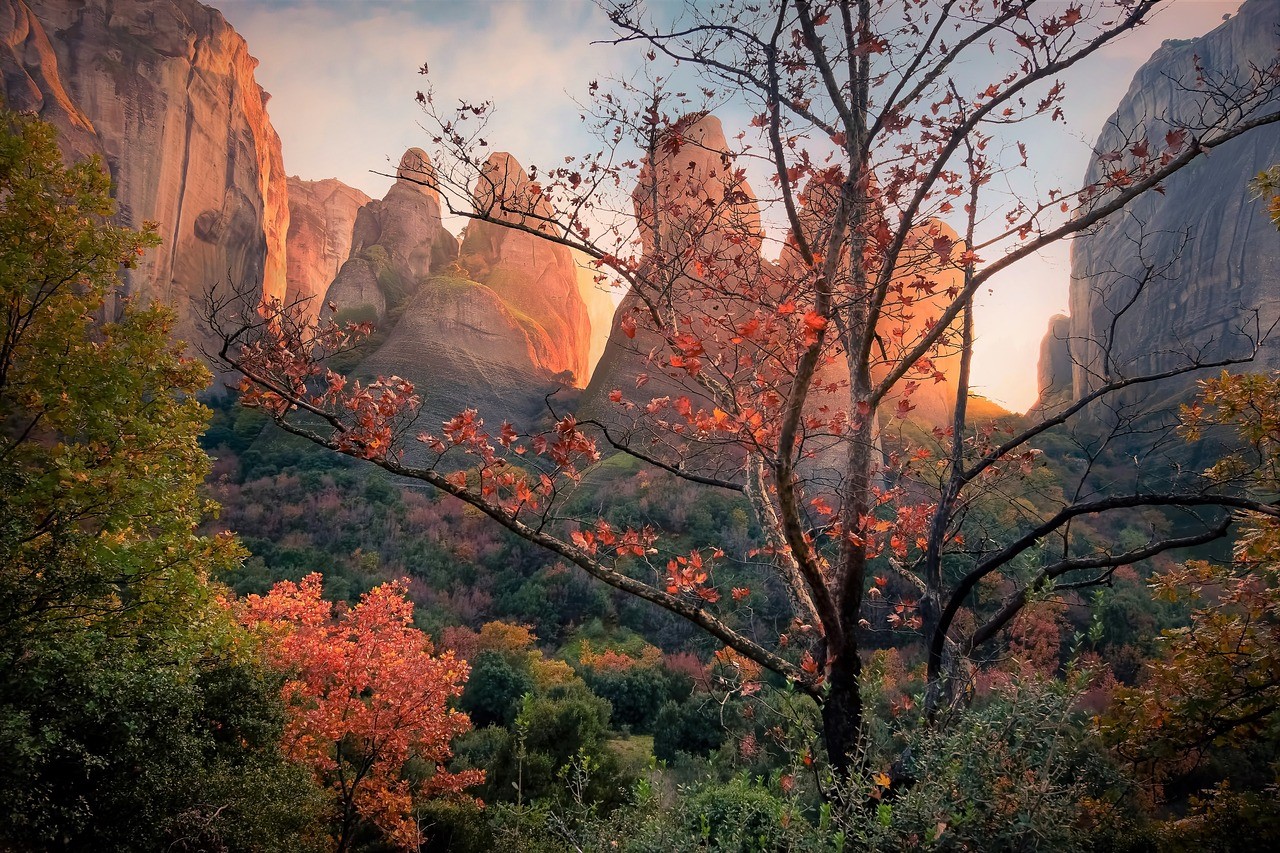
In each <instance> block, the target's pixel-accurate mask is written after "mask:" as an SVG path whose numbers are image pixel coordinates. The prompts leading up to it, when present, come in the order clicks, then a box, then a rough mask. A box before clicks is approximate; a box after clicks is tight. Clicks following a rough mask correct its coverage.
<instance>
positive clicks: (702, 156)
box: [583, 113, 768, 421]
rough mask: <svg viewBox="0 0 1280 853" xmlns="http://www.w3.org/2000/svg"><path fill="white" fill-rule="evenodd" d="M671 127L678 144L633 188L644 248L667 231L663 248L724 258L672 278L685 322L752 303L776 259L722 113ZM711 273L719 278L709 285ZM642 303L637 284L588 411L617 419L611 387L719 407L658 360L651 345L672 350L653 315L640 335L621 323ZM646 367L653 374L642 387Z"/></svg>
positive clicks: (676, 307) (624, 305)
mask: <svg viewBox="0 0 1280 853" xmlns="http://www.w3.org/2000/svg"><path fill="white" fill-rule="evenodd" d="M668 134H669V137H668V138H669V139H670V140H671V141H670V143H669V144H667V145H665V146H664V147H663V150H662V154H661V155H660V156H659V157H658V158H657V162H656V163H654V164H645V168H644V169H643V170H642V172H641V174H640V177H639V183H638V185H637V187H636V189H635V191H634V192H633V193H632V200H633V203H634V205H635V210H636V218H637V221H638V223H639V225H640V235H641V239H642V244H643V251H644V253H645V256H647V257H652V256H653V253H654V251H655V248H656V245H657V242H658V240H659V239H661V241H662V245H663V250H664V253H668V254H670V255H679V254H680V253H681V252H684V251H691V250H695V251H696V253H697V254H698V255H699V256H701V257H705V258H715V259H716V266H717V269H714V270H711V269H707V270H704V274H703V276H702V277H701V278H703V279H704V280H702V281H700V280H695V278H694V277H691V276H689V275H685V274H683V273H681V274H679V275H677V276H676V277H675V278H674V279H673V280H672V281H670V282H668V283H667V284H668V286H669V292H670V296H671V305H672V306H673V307H672V310H673V311H675V312H676V313H678V314H680V315H681V316H682V317H683V318H684V319H685V320H686V321H688V322H697V319H696V318H701V317H708V316H711V317H715V316H719V315H723V314H726V313H727V314H730V315H736V314H738V313H742V312H744V311H746V312H749V311H750V310H751V304H750V303H751V300H750V296H749V295H748V294H749V293H750V291H751V289H752V288H754V287H755V286H757V285H758V282H759V281H761V280H763V279H764V278H765V277H766V276H767V274H768V262H767V261H765V260H764V259H763V258H762V257H761V255H760V249H761V244H762V240H763V236H762V234H761V230H760V209H759V205H758V204H757V202H756V198H755V195H754V193H753V192H752V190H751V187H750V186H749V185H748V184H747V183H746V181H745V180H743V179H742V178H741V176H739V175H737V174H735V171H734V168H733V164H732V160H731V158H730V156H729V154H728V153H727V152H728V151H729V150H730V148H729V143H728V140H727V139H726V138H725V135H724V128H723V127H722V125H721V124H720V120H719V119H718V118H716V117H715V116H712V115H708V114H705V113H694V114H692V115H690V116H686V117H685V118H683V119H681V120H680V121H678V122H676V123H675V124H674V125H673V126H672V127H671V129H670V130H669V131H668ZM655 210H656V211H657V213H658V215H657V216H655V215H654V211H655ZM655 222H656V228H655ZM711 280H714V281H715V285H714V287H712V286H709V285H708V284H707V282H709V281H711ZM735 286H741V287H742V289H743V293H744V297H745V298H744V300H743V302H742V304H741V305H734V304H731V303H732V302H733V299H732V294H733V292H734V291H735ZM642 305H643V303H642V301H641V299H640V297H639V295H637V294H636V293H634V292H632V293H628V294H626V296H625V297H624V298H623V299H622V302H621V304H620V305H619V306H618V310H617V312H616V315H615V318H614V323H613V328H612V330H611V332H610V335H609V340H608V343H607V344H606V345H605V349H604V353H603V355H602V356H601V358H600V361H599V363H598V364H597V365H596V369H595V371H594V373H593V374H592V378H591V383H590V384H589V385H588V387H587V390H586V392H585V394H584V397H583V402H584V407H583V408H584V412H585V413H586V414H588V415H590V416H592V417H597V418H601V419H603V420H606V421H608V420H611V417H610V414H611V412H612V411H613V409H614V408H615V407H614V406H612V405H611V404H610V403H609V402H608V400H607V396H608V394H609V393H610V392H611V391H612V390H614V389H618V390H622V391H623V393H624V395H626V396H627V397H628V398H629V399H633V400H634V401H635V402H647V401H648V400H649V399H652V398H654V397H663V396H680V395H684V396H688V397H689V398H690V399H691V400H693V401H695V404H696V405H699V406H703V407H706V408H711V407H713V406H714V405H715V401H713V400H711V399H709V398H704V395H702V394H701V393H700V389H699V387H698V386H697V384H696V383H694V382H690V381H687V378H682V377H676V376H664V375H663V372H662V371H661V369H660V368H659V366H658V365H657V364H654V363H652V362H651V359H650V354H651V353H653V352H654V351H655V350H656V351H658V352H662V351H665V348H666V342H665V340H664V339H663V338H662V337H661V336H660V335H658V334H656V333H655V332H654V331H652V330H651V329H648V328H646V325H645V324H644V323H636V324H635V328H634V330H633V334H630V335H629V334H626V333H624V332H623V330H622V327H621V324H622V323H623V322H627V321H629V320H634V317H635V316H636V315H637V314H638V312H640V311H641V309H642ZM641 375H643V376H645V377H646V381H645V383H644V386H643V388H641V389H639V390H637V377H639V376H641Z"/></svg>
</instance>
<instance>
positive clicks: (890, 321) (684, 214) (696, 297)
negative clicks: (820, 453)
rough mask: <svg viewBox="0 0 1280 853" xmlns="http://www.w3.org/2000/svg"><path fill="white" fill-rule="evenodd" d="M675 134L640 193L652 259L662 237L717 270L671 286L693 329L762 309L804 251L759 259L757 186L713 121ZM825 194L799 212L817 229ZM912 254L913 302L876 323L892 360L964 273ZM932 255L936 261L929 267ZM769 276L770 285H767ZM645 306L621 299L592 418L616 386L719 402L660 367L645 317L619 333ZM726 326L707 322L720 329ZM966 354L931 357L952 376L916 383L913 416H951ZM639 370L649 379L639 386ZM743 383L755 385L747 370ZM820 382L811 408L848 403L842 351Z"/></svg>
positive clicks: (931, 227) (587, 406) (634, 396)
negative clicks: (918, 282) (918, 285)
mask: <svg viewBox="0 0 1280 853" xmlns="http://www.w3.org/2000/svg"><path fill="white" fill-rule="evenodd" d="M669 133H671V134H672V135H674V136H675V138H676V142H675V143H673V144H669V145H664V146H663V153H662V154H661V155H660V156H659V157H658V158H657V163H656V165H655V166H653V167H652V169H651V168H650V167H649V166H648V165H646V167H645V169H644V170H643V171H642V173H641V177H640V186H638V187H637V189H636V191H635V192H634V194H633V198H634V202H635V206H636V210H637V216H638V218H639V220H640V222H641V229H642V230H641V236H642V238H643V244H644V250H645V252H646V254H648V255H649V256H650V257H652V253H653V251H654V249H655V246H656V244H657V241H658V238H659V237H660V238H661V241H662V245H663V253H664V256H666V257H671V256H673V255H679V253H680V252H681V251H682V250H683V249H685V248H688V247H689V246H690V245H694V246H696V250H697V251H696V254H697V255H698V256H699V257H700V258H707V259H710V260H708V262H707V263H708V265H714V266H716V267H717V269H714V270H712V269H709V268H708V269H706V270H704V271H703V272H702V273H701V274H700V275H681V276H679V277H678V278H676V279H675V280H674V281H672V282H669V283H668V284H667V286H668V287H669V288H670V292H671V294H672V297H671V302H672V305H673V306H674V311H675V312H676V313H677V314H679V315H681V316H682V318H683V319H684V322H686V323H687V324H688V325H696V324H698V323H700V322H701V320H702V318H707V317H710V318H718V317H721V316H723V315H727V316H729V317H732V318H735V319H734V321H733V322H734V323H739V322H745V321H746V320H748V319H749V318H750V316H751V315H752V314H753V312H754V311H755V310H756V309H757V308H758V307H759V305H760V294H759V293H758V292H757V291H758V289H759V288H760V287H761V286H765V287H782V286H785V285H784V284H783V283H784V282H786V281H788V280H791V279H794V276H792V275H789V271H791V270H794V269H795V268H796V267H797V266H798V265H799V264H800V260H799V258H798V255H797V254H796V253H795V251H794V249H792V248H791V247H789V246H787V247H784V248H783V251H782V255H781V257H780V258H779V260H778V262H777V263H776V264H773V263H771V262H769V261H767V260H765V259H764V258H762V256H761V249H762V242H763V241H762V235H761V231H760V211H759V207H758V204H757V202H756V198H755V195H754V193H753V192H752V189H751V187H750V186H749V185H748V184H747V183H746V182H745V180H743V178H742V175H741V174H740V173H739V172H738V171H737V170H736V167H735V166H734V164H733V161H732V158H731V157H730V155H728V154H727V153H726V152H728V151H729V144H728V141H727V140H726V138H725V135H724V130H723V128H722V126H721V124H720V121H719V120H718V119H717V118H715V117H714V116H710V115H706V114H701V113H699V114H694V115H692V116H689V117H687V118H685V119H683V120H681V121H680V122H677V123H676V124H675V125H674V126H673V128H672V129H671V131H669ZM655 194H656V199H657V200H656V210H657V211H658V212H659V215H658V216H657V217H656V220H657V224H656V227H654V224H653V221H654V219H655V217H653V215H652V211H653V210H654V209H655V207H654V205H655V202H654V201H653V200H652V199H653V198H654V196H655ZM829 195H830V194H829V193H825V194H824V193H822V192H816V193H813V194H811V193H809V192H807V191H806V192H804V193H802V194H801V198H800V202H801V217H802V219H805V220H809V221H812V222H814V223H815V227H817V223H818V222H821V221H822V220H823V217H822V208H823V204H824V198H825V199H826V200H828V201H829V200H830V199H829V198H827V197H828V196H829ZM925 231H929V235H930V237H932V236H934V235H935V232H936V235H939V236H944V237H946V238H947V239H948V240H949V241H950V242H952V243H955V242H956V240H957V237H956V234H955V233H954V232H953V231H951V230H950V229H948V228H947V227H946V226H945V225H942V224H941V223H930V224H928V225H926V226H922V229H921V234H924V233H925ZM930 244H931V240H924V241H923V242H922V246H926V245H930ZM957 251H959V250H957ZM905 256H906V261H905V263H904V266H906V267H910V268H911V271H912V272H911V275H905V274H904V288H903V292H904V294H906V297H907V298H904V299H901V300H898V299H897V298H896V297H895V298H894V299H892V300H890V303H889V304H886V306H885V315H884V316H883V317H882V319H881V323H880V327H881V336H882V338H883V339H884V341H885V348H886V350H885V351H887V353H888V355H889V357H890V358H892V357H893V356H895V355H896V354H897V353H898V352H901V351H905V350H906V349H909V348H910V347H911V346H912V345H914V344H915V343H916V342H917V341H918V340H919V338H920V336H921V335H922V334H924V332H925V331H926V329H928V328H929V327H931V325H932V322H933V320H934V319H935V318H936V317H937V316H938V314H940V313H941V310H942V308H943V307H945V306H944V304H943V303H942V301H943V300H945V299H946V290H947V288H948V287H949V286H952V285H955V284H957V282H958V280H959V279H960V278H961V273H960V272H959V271H958V270H945V271H938V270H937V269H936V260H934V258H933V256H932V255H931V254H930V253H929V252H928V251H926V250H925V249H924V248H912V249H908V250H907V251H906V252H905ZM925 256H927V257H925ZM929 261H934V263H933V266H932V267H930V266H929ZM926 269H928V270H929V278H930V280H932V281H933V282H934V284H935V293H936V294H937V295H936V296H932V297H931V296H927V295H922V294H921V293H919V292H917V291H916V290H913V288H912V286H911V283H910V282H911V279H913V278H914V277H915V274H916V273H917V272H923V271H926ZM700 279H701V280H700ZM707 280H714V282H715V284H714V287H712V286H708V285H707V284H706V283H705V281H707ZM762 282H765V283H767V282H774V284H772V285H770V284H764V285H762ZM774 296H775V298H777V299H778V302H782V301H783V300H782V298H781V296H780V295H778V294H774ZM640 307H641V301H640V298H639V296H638V295H636V294H634V293H631V294H628V295H627V297H626V298H625V299H624V300H623V302H622V304H621V306H619V309H618V314H617V320H616V321H615V324H614V328H613V333H612V334H611V335H610V338H609V342H608V345H607V347H606V349H605V353H604V356H603V358H602V359H601V361H600V364H599V365H598V366H597V368H596V371H595V374H594V375H593V377H592V381H591V384H590V386H589V387H588V389H587V391H586V393H585V395H584V411H585V412H586V414H587V415H589V416H591V417H595V418H597V419H600V420H603V421H606V422H610V421H613V420H614V418H615V416H614V415H613V414H612V413H611V412H612V410H613V409H616V406H611V405H610V403H609V402H608V401H607V395H608V394H609V393H610V392H611V391H612V390H614V389H616V390H619V391H621V392H622V394H623V397H624V398H625V399H627V400H630V401H631V402H634V403H639V404H644V403H646V402H648V401H649V400H650V399H653V398H658V397H663V396H672V397H675V396H688V397H689V398H690V400H691V401H692V402H693V404H694V406H695V407H702V408H708V409H709V408H711V407H712V406H714V405H715V401H713V400H711V399H710V398H707V397H706V396H705V395H704V394H703V393H702V391H701V389H700V388H699V386H698V385H697V384H696V383H693V382H689V381H686V380H685V379H683V378H681V377H674V376H667V375H664V371H662V369H661V367H660V365H658V364H656V363H655V361H656V360H655V359H653V358H651V357H650V354H651V353H652V352H654V351H655V350H658V351H660V352H665V351H666V348H667V343H666V341H665V340H664V339H663V338H662V337H661V336H659V335H657V334H655V333H654V332H652V331H651V330H647V329H646V328H645V324H644V323H643V322H637V323H636V324H635V328H634V329H633V330H629V331H631V332H632V334H631V335H628V334H625V333H624V332H623V330H622V328H621V324H622V323H623V322H624V320H625V319H626V318H627V317H628V315H632V316H633V317H634V316H635V315H637V314H638V313H639V309H640ZM719 323H720V321H717V322H716V323H713V324H711V325H710V326H709V328H712V329H716V328H720V325H719ZM730 334H732V333H730ZM704 337H705V338H706V340H703V341H702V344H703V346H704V347H705V348H706V349H707V350H708V354H707V355H706V356H705V358H706V359H714V358H715V355H716V354H715V353H714V352H711V350H713V349H714V346H713V344H712V342H711V340H710V338H711V337H712V335H706V336H704ZM722 337H723V336H722ZM958 362H959V360H958V358H955V357H954V354H953V353H943V355H942V356H941V357H939V358H937V359H936V360H935V363H934V366H935V368H936V369H937V370H939V371H940V372H941V373H942V374H943V375H945V376H946V377H947V378H948V379H949V380H952V381H950V382H941V383H935V382H933V381H925V382H920V383H917V387H916V390H915V392H914V394H913V395H912V397H911V404H912V407H913V411H912V414H911V416H910V417H911V419H913V420H917V421H922V422H925V423H928V424H930V425H933V424H941V423H945V422H946V419H947V418H948V417H949V416H950V413H951V412H952V410H953V408H954V405H955V385H954V379H955V375H954V374H955V373H956V372H957V371H958V367H959V363H958ZM724 369H726V366H725V365H720V366H719V367H718V370H724ZM887 370H888V368H887V366H881V367H880V368H879V369H877V370H875V371H873V374H874V378H877V379H878V378H881V377H883V376H884V375H885V374H886V373H887ZM641 374H643V375H644V377H645V379H646V381H645V382H644V384H643V386H642V387H639V388H637V378H638V377H639V376H640V375H641ZM737 381H749V377H748V378H740V379H738V380H737ZM813 387H814V390H813V391H812V392H811V394H810V398H809V401H808V404H807V405H808V408H809V410H811V411H813V412H814V413H815V414H817V413H819V412H821V411H824V410H825V411H830V410H831V409H840V410H847V409H848V408H849V403H848V399H847V396H848V370H847V367H846V365H845V362H844V359H843V357H842V356H839V355H837V357H835V358H834V359H833V360H831V361H830V362H829V363H827V364H825V365H824V366H822V367H820V369H819V375H818V377H817V379H816V381H815V382H814V386H813ZM829 391H830V393H828V392H829ZM895 400H896V397H895V396H892V395H891V396H890V397H889V398H887V403H886V406H885V409H884V411H886V412H892V411H894V410H895V408H896V403H895ZM824 407H830V408H824ZM993 409H994V407H993V406H989V405H986V406H983V408H982V411H983V415H984V416H991V415H992V414H994V413H995V412H994V411H989V410H993Z"/></svg>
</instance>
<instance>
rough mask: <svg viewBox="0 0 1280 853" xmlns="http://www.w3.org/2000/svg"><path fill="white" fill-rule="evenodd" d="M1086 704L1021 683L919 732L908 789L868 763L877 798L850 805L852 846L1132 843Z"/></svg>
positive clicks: (870, 792) (901, 772)
mask: <svg viewBox="0 0 1280 853" xmlns="http://www.w3.org/2000/svg"><path fill="white" fill-rule="evenodd" d="M1078 695H1079V694H1078V691H1077V690H1076V689H1074V688H1073V687H1072V686H1071V685H1069V684H1066V683H1064V682H1061V681H1050V680H1026V681H1021V682H1017V681H1015V682H1014V683H1013V685H1012V687H1011V688H1010V689H1007V690H1004V691H1001V692H998V693H994V694H992V695H991V697H989V698H988V699H986V700H984V701H979V702H976V703H975V704H974V705H973V706H972V707H968V708H963V709H960V710H958V711H957V712H955V714H954V716H953V717H951V718H949V719H947V720H945V721H944V723H943V724H941V725H933V726H928V725H923V724H922V725H920V726H919V727H918V728H915V729H914V730H912V731H911V732H910V733H909V734H908V736H907V738H906V746H905V749H903V751H902V753H901V757H900V758H899V759H898V763H899V764H900V766H899V767H898V768H894V770H893V772H894V773H895V775H897V776H898V777H899V778H898V781H897V782H893V781H892V780H891V779H890V777H889V774H888V772H886V771H887V770H889V768H888V767H887V766H886V767H885V769H884V770H880V769H878V768H877V767H875V766H874V762H869V763H870V764H871V766H870V767H869V782H868V783H867V786H866V788H865V789H861V790H855V791H852V792H849V794H848V795H847V801H848V802H852V803H857V804H861V805H859V806H858V807H857V808H855V809H853V810H852V812H851V813H850V814H849V815H847V816H845V817H844V818H843V819H842V823H843V824H844V826H845V828H846V829H847V831H848V832H849V835H850V837H851V838H858V839H860V841H861V843H863V844H865V845H866V846H867V847H868V848H870V849H876V850H894V849H904V848H905V847H908V846H910V844H912V843H923V844H925V845H927V846H931V847H936V848H941V849H949V850H983V851H1014V850H1055V851H1071V850H1091V849H1095V848H1096V846H1097V845H1098V843H1099V841H1100V840H1101V839H1103V838H1104V837H1107V838H1110V837H1118V836H1120V835H1122V834H1124V833H1125V832H1128V831H1129V829H1128V824H1129V823H1130V822H1131V817H1130V815H1129V814H1128V813H1127V812H1126V811H1125V810H1124V809H1123V808H1121V806H1120V805H1119V803H1120V802H1121V800H1122V795H1123V793H1124V779H1123V776H1122V775H1121V774H1120V773H1119V772H1118V771H1117V770H1116V769H1115V768H1114V767H1113V765H1111V763H1110V762H1109V761H1108V760H1107V759H1106V757H1105V754H1104V753H1102V752H1101V751H1100V750H1098V749H1096V748H1095V746H1094V745H1093V742H1092V741H1091V740H1090V738H1089V736H1088V729H1087V726H1086V721H1085V720H1083V719H1081V718H1080V717H1081V715H1080V714H1079V713H1078V712H1076V711H1075V710H1074V704H1075V702H1076V699H1077V697H1078ZM881 760H884V759H881ZM881 773H883V775H880V774H881ZM913 839H914V842H913Z"/></svg>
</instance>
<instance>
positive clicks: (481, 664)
mask: <svg viewBox="0 0 1280 853" xmlns="http://www.w3.org/2000/svg"><path fill="white" fill-rule="evenodd" d="M532 690H533V678H532V677H530V675H529V674H528V672H527V671H524V670H521V669H518V668H516V667H515V666H513V665H512V664H511V663H510V662H509V661H508V660H507V658H506V657H505V656H503V655H502V654H500V653H498V652H496V651H484V652H481V653H480V654H478V655H477V656H476V657H475V659H474V660H472V661H471V677H470V678H469V679H468V680H467V687H466V690H465V691H464V692H463V694H462V699H461V700H460V701H459V705H460V706H461V707H462V710H464V711H466V712H467V713H468V714H469V715H470V716H471V722H472V723H473V724H474V725H475V727H476V728H481V727H482V726H489V725H501V726H510V725H511V724H512V723H514V722H515V719H516V715H517V714H519V713H520V709H521V706H522V702H523V699H524V696H525V694H527V693H529V692H531V691H532Z"/></svg>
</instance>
